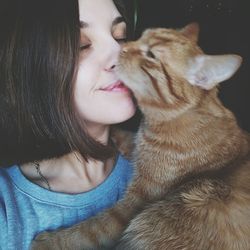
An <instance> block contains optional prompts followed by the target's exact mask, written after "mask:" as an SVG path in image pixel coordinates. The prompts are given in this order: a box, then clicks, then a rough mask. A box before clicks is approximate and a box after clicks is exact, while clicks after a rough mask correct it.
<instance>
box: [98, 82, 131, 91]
mask: <svg viewBox="0 0 250 250" xmlns="http://www.w3.org/2000/svg"><path fill="white" fill-rule="evenodd" d="M101 90H102V91H108V92H130V90H129V89H128V88H127V87H126V86H125V85H124V84H123V83H122V82H121V81H117V82H115V83H113V84H110V85H108V86H107V87H104V88H101Z"/></svg>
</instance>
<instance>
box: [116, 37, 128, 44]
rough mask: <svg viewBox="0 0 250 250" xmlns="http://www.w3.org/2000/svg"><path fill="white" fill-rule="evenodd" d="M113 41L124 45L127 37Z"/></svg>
mask: <svg viewBox="0 0 250 250" xmlns="http://www.w3.org/2000/svg"><path fill="white" fill-rule="evenodd" d="M115 40H116V41H117V42H118V43H125V42H127V37H124V38H115Z"/></svg>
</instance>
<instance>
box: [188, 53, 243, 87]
mask: <svg viewBox="0 0 250 250" xmlns="http://www.w3.org/2000/svg"><path fill="white" fill-rule="evenodd" d="M241 62H242V58H241V57H240V56H238V55H213V56H210V55H198V56H195V57H193V58H192V59H190V60H189V62H188V68H187V71H186V73H185V76H184V77H185V78H186V80H188V82H189V83H190V84H192V85H196V86H200V87H201V88H203V89H207V90H209V89H212V88H213V87H214V86H216V85H217V84H218V83H220V82H223V81H225V80H227V79H229V78H230V77H231V76H232V75H233V74H234V73H235V72H236V71H237V69H238V68H239V67H240V65H241Z"/></svg>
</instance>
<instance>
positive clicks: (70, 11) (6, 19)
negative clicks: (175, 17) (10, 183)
mask: <svg viewBox="0 0 250 250" xmlns="http://www.w3.org/2000/svg"><path fill="white" fill-rule="evenodd" d="M119 6H121V5H119ZM79 29H80V24H79V8H78V1H77V0H53V1H51V0H39V1H35V0H22V1H21V0H3V1H1V3H0V32H1V36H0V166H8V165H11V164H21V163H25V162H31V161H35V160H42V159H48V158H54V157H59V156H62V155H64V154H66V153H69V152H71V151H77V152H79V153H80V154H81V155H82V156H83V158H85V159H88V158H94V159H97V160H104V159H106V158H108V157H110V156H111V155H112V154H113V153H114V150H113V148H112V147H110V146H104V145H102V144H101V143H99V142H97V141H95V140H94V139H92V138H91V137H90V136H89V135H88V134H87V133H86V130H85V129H84V124H83V122H82V121H81V120H80V119H79V116H78V114H77V111H76V108H75V106H74V100H73V96H74V95H73V92H74V84H73V83H74V77H75V73H76V71H77V68H78V54H79V40H80V35H79V32H80V30H79Z"/></svg>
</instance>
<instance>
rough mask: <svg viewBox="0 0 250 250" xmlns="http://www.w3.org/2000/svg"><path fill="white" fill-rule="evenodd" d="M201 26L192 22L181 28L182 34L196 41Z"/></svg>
mask: <svg viewBox="0 0 250 250" xmlns="http://www.w3.org/2000/svg"><path fill="white" fill-rule="evenodd" d="M199 31H200V27H199V24H198V23H190V24H188V25H186V26H185V27H184V28H182V29H181V30H180V32H181V34H182V35H184V36H185V37H187V38H189V39H191V40H192V41H194V42H197V41H198V38H199Z"/></svg>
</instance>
